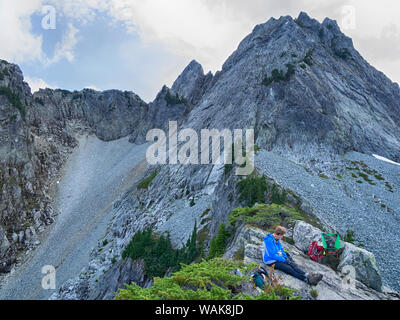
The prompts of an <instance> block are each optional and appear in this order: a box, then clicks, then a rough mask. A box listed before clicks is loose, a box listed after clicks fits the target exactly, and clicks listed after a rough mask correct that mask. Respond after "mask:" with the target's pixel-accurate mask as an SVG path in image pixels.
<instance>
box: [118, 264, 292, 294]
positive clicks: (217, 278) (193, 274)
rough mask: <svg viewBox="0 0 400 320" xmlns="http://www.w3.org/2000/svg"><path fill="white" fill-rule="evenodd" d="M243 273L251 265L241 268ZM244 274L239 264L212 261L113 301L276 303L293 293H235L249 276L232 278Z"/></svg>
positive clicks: (129, 291) (122, 291)
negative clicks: (237, 301) (236, 271)
mask: <svg viewBox="0 0 400 320" xmlns="http://www.w3.org/2000/svg"><path fill="white" fill-rule="evenodd" d="M245 267H247V269H252V268H254V265H248V266H245ZM237 269H240V270H242V272H245V270H246V269H245V268H244V266H243V265H242V264H241V263H240V262H235V261H232V260H227V259H222V258H214V259H212V260H208V261H206V260H203V261H202V262H200V263H197V264H191V265H182V269H181V270H180V271H178V272H175V273H173V274H172V276H171V277H168V278H167V277H164V278H155V279H154V284H153V286H151V287H149V288H141V287H140V286H138V285H137V284H135V283H132V284H131V285H125V286H126V289H119V292H117V293H116V294H115V298H116V299H117V300H231V299H232V300H248V299H250V300H252V299H263V300H280V299H288V298H289V299H292V298H293V290H291V289H288V288H283V287H277V288H276V289H274V288H268V289H269V290H265V291H264V292H262V293H261V294H260V295H258V296H254V297H252V296H250V295H248V294H244V293H237V292H238V291H239V289H240V286H241V285H242V284H244V283H245V282H247V281H249V276H240V275H236V274H235V273H234V272H233V271H234V270H237Z"/></svg>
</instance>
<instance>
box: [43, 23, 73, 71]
mask: <svg viewBox="0 0 400 320" xmlns="http://www.w3.org/2000/svg"><path fill="white" fill-rule="evenodd" d="M78 32H79V30H78V29H77V28H75V27H74V26H73V24H72V23H69V24H68V30H67V31H66V33H65V34H64V36H63V38H62V39H61V41H60V42H58V43H56V46H55V50H54V55H53V57H52V58H50V59H49V58H46V60H45V64H46V65H50V64H53V63H56V62H58V61H60V60H61V59H64V58H65V59H67V60H68V61H69V62H72V61H73V60H74V57H75V56H74V49H75V45H76V44H77V43H78V38H77V34H78Z"/></svg>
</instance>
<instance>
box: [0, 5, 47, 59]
mask: <svg viewBox="0 0 400 320" xmlns="http://www.w3.org/2000/svg"><path fill="white" fill-rule="evenodd" d="M40 3H41V0H29V1H7V0H0V30H1V32H0V43H1V45H0V57H1V58H2V59H5V60H8V61H11V62H16V63H21V62H25V61H35V60H38V59H41V57H42V37H41V36H35V35H33V34H32V33H31V27H32V26H31V23H30V16H31V15H32V14H33V13H34V12H35V11H36V10H37V9H38V8H39V6H40Z"/></svg>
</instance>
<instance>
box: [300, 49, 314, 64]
mask: <svg viewBox="0 0 400 320" xmlns="http://www.w3.org/2000/svg"><path fill="white" fill-rule="evenodd" d="M313 53H314V49H309V50H308V51H307V53H306V55H305V57H304V58H303V60H301V61H302V62H304V63H305V64H308V65H309V66H312V65H313V59H312V55H313Z"/></svg>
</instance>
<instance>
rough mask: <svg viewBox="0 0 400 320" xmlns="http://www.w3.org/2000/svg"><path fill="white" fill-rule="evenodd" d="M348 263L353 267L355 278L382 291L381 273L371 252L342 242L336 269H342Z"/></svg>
mask: <svg viewBox="0 0 400 320" xmlns="http://www.w3.org/2000/svg"><path fill="white" fill-rule="evenodd" d="M348 265H350V266H352V267H354V269H355V276H356V279H357V280H359V281H361V282H362V283H364V284H365V285H367V286H369V287H371V288H374V289H375V290H377V291H382V278H381V274H380V272H379V270H378V267H377V265H376V261H375V256H374V255H373V254H372V253H371V252H369V251H367V250H365V249H362V248H359V247H356V246H355V245H353V244H351V243H348V242H344V250H343V252H342V254H341V256H340V263H339V266H338V270H339V271H342V270H343V269H344V267H345V266H348Z"/></svg>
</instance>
